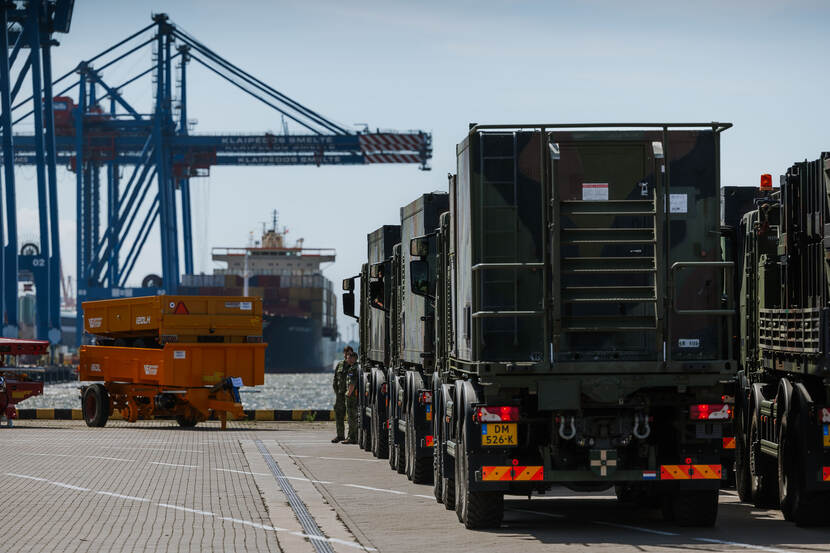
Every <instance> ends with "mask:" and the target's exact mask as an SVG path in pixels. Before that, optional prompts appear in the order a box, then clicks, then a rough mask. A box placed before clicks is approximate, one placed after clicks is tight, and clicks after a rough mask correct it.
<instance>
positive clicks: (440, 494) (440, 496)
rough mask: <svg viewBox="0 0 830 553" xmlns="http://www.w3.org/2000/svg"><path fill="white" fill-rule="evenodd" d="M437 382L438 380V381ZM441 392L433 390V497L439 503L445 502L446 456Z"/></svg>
mask: <svg viewBox="0 0 830 553" xmlns="http://www.w3.org/2000/svg"><path fill="white" fill-rule="evenodd" d="M436 380H437V379H436ZM439 393H440V390H435V389H433V392H432V407H433V409H435V412H434V413H433V418H432V439H433V442H432V444H433V450H432V495H434V496H435V501H437V502H438V503H443V502H444V489H443V487H442V482H441V473H442V472H443V471H442V469H441V465H442V464H443V459H444V455H443V454H442V452H443V451H444V449H443V443H444V441H443V440H444V438H443V434H444V433H443V432H442V430H441V427H442V426H443V421H444V410H443V401H441V399H439V397H438V394H439Z"/></svg>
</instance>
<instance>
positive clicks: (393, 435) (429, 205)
mask: <svg viewBox="0 0 830 553" xmlns="http://www.w3.org/2000/svg"><path fill="white" fill-rule="evenodd" d="M448 209H449V195H448V194H446V193H431V194H424V195H422V196H420V197H419V198H417V199H416V200H414V201H413V202H411V203H410V204H408V205H406V206H404V207H402V208H401V248H400V254H399V256H398V263H399V266H398V267H399V268H398V271H397V273H396V277H397V279H396V282H397V286H396V293H397V298H398V301H397V302H396V305H395V314H394V318H395V323H393V324H394V326H395V328H396V330H397V336H398V337H397V341H396V345H397V350H396V356H397V363H396V364H395V365H394V367H393V368H392V370H391V371H390V374H389V383H390V391H389V394H390V397H391V398H392V399H393V400H394V401H392V402H390V410H389V443H390V464H391V465H392V466H393V467H394V468H395V469H397V470H398V471H399V472H400V471H402V472H404V473H405V474H406V476H407V478H409V479H410V480H412V481H413V482H415V483H419V484H421V483H428V482H430V481H431V480H432V474H433V473H432V465H433V459H432V453H433V435H432V428H433V421H432V388H433V383H432V377H433V374H434V372H435V366H436V356H435V348H434V339H435V324H434V323H435V316H434V305H433V303H434V301H433V297H432V295H431V294H429V291H428V290H427V289H426V288H425V287H424V286H427V285H428V283H429V282H430V281H431V280H432V281H434V280H435V278H436V275H437V271H438V264H437V258H436V257H435V256H430V255H429V248H428V246H429V244H430V243H433V244H434V242H435V236H436V235H437V230H438V225H439V219H440V217H441V214H442V213H444V212H446V211H447V210H448ZM416 237H421V239H422V241H425V242H426V243H427V249H426V250H425V251H424V252H419V251H413V250H412V249H411V247H410V246H411V244H412V239H413V238H416ZM432 250H433V251H435V246H434V245H433V247H432ZM421 254H423V257H422V256H421ZM415 259H417V260H418V261H419V262H418V263H412V261H413V260H415ZM413 269H414V270H416V271H419V272H418V273H413ZM409 283H415V284H416V289H413V287H411V286H410V285H409Z"/></svg>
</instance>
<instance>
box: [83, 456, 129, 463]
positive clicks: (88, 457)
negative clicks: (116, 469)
mask: <svg viewBox="0 0 830 553" xmlns="http://www.w3.org/2000/svg"><path fill="white" fill-rule="evenodd" d="M84 459H103V460H105V461H123V462H125V463H135V459H122V458H121V457H102V456H100V455H86V456H84Z"/></svg>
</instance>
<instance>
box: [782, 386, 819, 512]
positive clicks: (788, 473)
mask: <svg viewBox="0 0 830 553" xmlns="http://www.w3.org/2000/svg"><path fill="white" fill-rule="evenodd" d="M799 415H800V413H799V402H798V401H797V400H796V401H795V402H794V403H793V404H792V407H791V408H790V410H789V411H788V412H786V413H785V414H784V416H783V417H782V419H781V425H780V426H779V433H778V498H779V500H780V503H781V511H782V512H783V513H784V518H785V519H786V520H789V521H791V522H794V523H796V524H797V525H799V526H815V525H818V524H827V523H830V513H828V511H827V508H828V507H830V502H828V501H827V499H828V497H827V494H822V493H812V494H811V493H809V492H808V491H807V490H806V487H807V485H806V484H807V483H806V481H805V480H804V477H805V471H804V470H803V469H802V467H801V466H800V461H801V456H800V455H799V453H802V452H804V451H805V443H804V434H803V432H802V430H801V427H802V424H804V422H803V421H802V420H799ZM808 424H809V423H808Z"/></svg>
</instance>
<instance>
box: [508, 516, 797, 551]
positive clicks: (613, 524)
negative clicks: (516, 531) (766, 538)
mask: <svg viewBox="0 0 830 553" xmlns="http://www.w3.org/2000/svg"><path fill="white" fill-rule="evenodd" d="M511 511H517V512H522V513H530V514H534V515H541V516H544V517H550V518H566V517H565V515H562V514H559V513H544V512H541V511H529V510H527V509H511ZM588 522H590V523H591V524H598V525H600V526H611V527H613V528H623V529H625V530H634V531H635V532H645V533H647V534H656V535H658V536H679V537H686V538H688V539H691V540H694V541H700V542H704V543H715V544H718V545H729V546H732V547H741V548H743V549H754V550H756V551H768V552H769V553H793V551H792V550H791V549H779V548H777V547H766V546H764V545H753V544H751V543H742V542H737V541H729V540H719V539H717V538H698V537H695V536H684V535H683V534H680V533H677V532H668V531H665V530H655V529H653V528H643V527H642V526H631V525H629V524H619V523H616V522H605V521H602V520H591V521H588Z"/></svg>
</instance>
